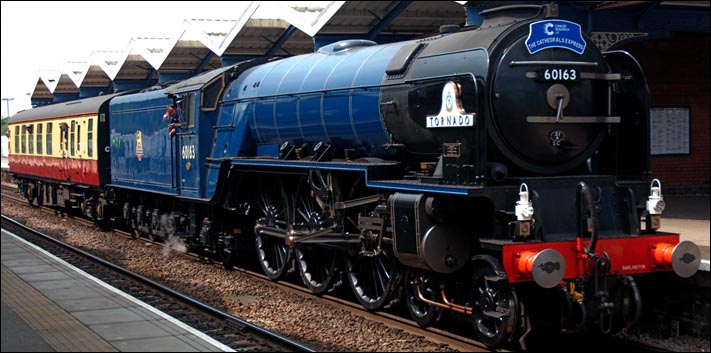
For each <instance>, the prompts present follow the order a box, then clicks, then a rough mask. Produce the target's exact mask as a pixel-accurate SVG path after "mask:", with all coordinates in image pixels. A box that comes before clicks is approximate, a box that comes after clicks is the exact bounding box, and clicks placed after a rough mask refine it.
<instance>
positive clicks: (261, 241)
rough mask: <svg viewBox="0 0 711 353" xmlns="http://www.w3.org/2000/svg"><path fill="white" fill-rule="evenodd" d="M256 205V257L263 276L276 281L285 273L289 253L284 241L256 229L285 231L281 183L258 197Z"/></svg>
mask: <svg viewBox="0 0 711 353" xmlns="http://www.w3.org/2000/svg"><path fill="white" fill-rule="evenodd" d="M265 190H269V188H265ZM257 205H258V206H259V207H258V210H259V212H260V215H259V217H258V218H257V225H256V227H255V232H254V235H255V240H256V244H257V257H258V258H259V264H260V265H261V266H262V270H263V271H264V274H265V275H267V277H269V278H270V279H272V280H277V279H279V278H281V277H283V276H284V275H285V274H286V272H287V269H288V267H289V262H290V259H291V251H290V249H289V248H288V247H287V246H286V241H285V239H281V238H278V237H272V236H269V235H265V234H260V232H259V231H258V228H259V227H260V226H262V227H270V228H277V229H281V230H284V231H286V229H287V227H286V226H287V220H286V217H287V214H288V213H287V212H288V209H287V203H286V197H284V187H283V185H282V184H281V182H279V186H278V187H276V188H273V189H272V190H271V191H266V192H263V193H262V194H261V195H259V197H258V199H257Z"/></svg>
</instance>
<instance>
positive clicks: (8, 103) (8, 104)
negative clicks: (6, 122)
mask: <svg viewBox="0 0 711 353" xmlns="http://www.w3.org/2000/svg"><path fill="white" fill-rule="evenodd" d="M14 99H15V98H3V99H2V100H4V101H5V102H7V117H8V118H9V117H10V101H11V100H14Z"/></svg>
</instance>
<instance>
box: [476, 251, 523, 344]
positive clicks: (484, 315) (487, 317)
mask: <svg viewBox="0 0 711 353" xmlns="http://www.w3.org/2000/svg"><path fill="white" fill-rule="evenodd" d="M472 303H473V307H472V320H473V323H474V329H475V332H476V335H477V336H478V338H479V340H480V341H481V342H483V343H484V344H486V345H487V346H489V347H498V346H501V345H503V344H506V343H508V342H510V341H511V339H512V338H513V336H514V332H515V331H516V323H517V318H518V317H519V316H520V307H519V303H518V299H517V296H516V293H515V291H514V288H513V287H511V285H510V284H509V283H508V281H506V280H505V279H503V278H501V277H498V276H497V275H496V274H495V271H494V269H493V268H492V267H491V265H490V264H486V265H482V266H480V267H479V268H477V270H476V272H475V274H474V290H473V293H472Z"/></svg>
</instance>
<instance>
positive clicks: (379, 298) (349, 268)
mask: <svg viewBox="0 0 711 353" xmlns="http://www.w3.org/2000/svg"><path fill="white" fill-rule="evenodd" d="M397 271H398V269H397V261H395V257H394V256H393V255H392V253H391V252H390V251H387V250H382V252H380V253H379V254H378V255H375V256H362V255H359V254H356V255H355V256H351V257H349V258H348V259H346V277H347V279H348V284H349V285H350V287H351V289H352V290H353V295H355V297H356V299H357V300H358V302H359V303H360V304H361V305H362V306H363V307H364V308H366V309H368V310H377V309H380V308H382V307H383V306H384V305H385V304H386V303H387V302H388V299H389V298H390V293H391V292H392V289H393V287H394V283H395V281H396V280H397V277H398V276H397Z"/></svg>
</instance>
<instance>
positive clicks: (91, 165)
mask: <svg viewBox="0 0 711 353" xmlns="http://www.w3.org/2000/svg"><path fill="white" fill-rule="evenodd" d="M8 162H9V164H10V171H11V172H12V173H15V174H25V175H33V176H37V177H42V178H48V179H56V180H61V181H71V182H74V183H77V184H85V185H94V186H100V185H99V164H98V161H97V160H91V159H76V158H55V157H45V156H25V155H19V156H18V155H11V156H10V157H9V160H8Z"/></svg>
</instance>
